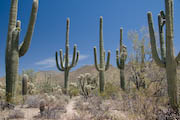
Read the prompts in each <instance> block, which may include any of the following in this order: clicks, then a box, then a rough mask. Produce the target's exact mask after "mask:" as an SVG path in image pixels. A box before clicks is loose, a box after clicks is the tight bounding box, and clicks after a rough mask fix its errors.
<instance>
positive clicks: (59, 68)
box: [56, 52, 65, 71]
mask: <svg viewBox="0 0 180 120" xmlns="http://www.w3.org/2000/svg"><path fill="white" fill-rule="evenodd" d="M60 53H61V52H60ZM61 55H62V54H60V58H61V59H62V56H61ZM60 61H61V66H62V67H63V61H62V60H60ZM56 66H57V68H58V70H60V71H64V70H65V69H64V67H63V68H61V67H60V66H59V62H58V52H56Z"/></svg>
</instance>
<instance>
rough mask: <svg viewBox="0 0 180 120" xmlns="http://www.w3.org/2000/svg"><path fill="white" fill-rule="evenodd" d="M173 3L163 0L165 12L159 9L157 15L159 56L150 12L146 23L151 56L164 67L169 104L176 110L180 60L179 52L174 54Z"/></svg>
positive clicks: (169, 0)
mask: <svg viewBox="0 0 180 120" xmlns="http://www.w3.org/2000/svg"><path fill="white" fill-rule="evenodd" d="M173 4H174V1H173V0H165V13H164V12H163V11H161V12H160V14H159V15H158V21H159V22H158V23H159V35H160V50H161V58H160V57H159V56H158V52H157V48H156V39H155V33H154V25H153V18H152V13H151V12H148V14H147V16H148V24H149V34H150V41H151V50H152V57H153V59H154V60H155V62H156V63H157V65H159V66H160V67H163V68H165V69H166V75H167V84H168V95H169V100H170V104H171V106H172V108H173V109H175V110H177V108H178V106H179V100H178V94H177V90H178V89H177V87H178V86H177V85H178V84H177V66H178V62H179V60H180V53H179V54H178V56H177V57H175V56H174V46H173V40H174V28H173V19H174V18H173V17H174V11H173V9H174V8H173ZM164 24H165V25H166V34H165V35H166V42H164V33H163V26H164ZM165 43H166V50H165ZM165 54H166V55H165Z"/></svg>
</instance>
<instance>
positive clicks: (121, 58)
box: [116, 28, 127, 90]
mask: <svg viewBox="0 0 180 120" xmlns="http://www.w3.org/2000/svg"><path fill="white" fill-rule="evenodd" d="M122 40H123V29H122V28H121V29H120V54H119V50H118V49H117V50H116V63H117V67H118V68H119V69H120V86H121V88H122V89H123V90H125V75H124V68H125V62H126V58H127V49H126V46H124V45H123V43H122Z"/></svg>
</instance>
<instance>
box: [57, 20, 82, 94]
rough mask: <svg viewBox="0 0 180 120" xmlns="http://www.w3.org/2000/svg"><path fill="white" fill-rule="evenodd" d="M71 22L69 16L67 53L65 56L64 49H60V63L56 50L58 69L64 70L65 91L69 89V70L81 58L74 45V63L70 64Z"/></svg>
mask: <svg viewBox="0 0 180 120" xmlns="http://www.w3.org/2000/svg"><path fill="white" fill-rule="evenodd" d="M69 23H70V20H69V18H68V19H67V27H66V44H65V47H66V51H65V55H64V57H63V51H62V49H60V65H59V62H58V52H57V51H56V65H57V68H58V70H60V71H64V89H65V93H67V89H68V76H69V71H70V69H71V68H72V67H74V66H76V64H77V62H78V58H79V51H78V52H76V49H77V45H74V51H73V58H72V63H71V64H69Z"/></svg>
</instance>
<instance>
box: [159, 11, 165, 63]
mask: <svg viewBox="0 0 180 120" xmlns="http://www.w3.org/2000/svg"><path fill="white" fill-rule="evenodd" d="M164 17H165V15H164V12H163V11H161V12H160V14H159V15H158V25H159V40H160V50H161V58H162V61H163V62H165V57H166V56H165V54H166V52H165V41H164V30H163V27H164V24H165V18H164Z"/></svg>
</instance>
